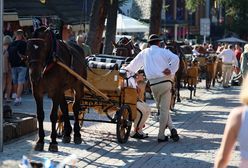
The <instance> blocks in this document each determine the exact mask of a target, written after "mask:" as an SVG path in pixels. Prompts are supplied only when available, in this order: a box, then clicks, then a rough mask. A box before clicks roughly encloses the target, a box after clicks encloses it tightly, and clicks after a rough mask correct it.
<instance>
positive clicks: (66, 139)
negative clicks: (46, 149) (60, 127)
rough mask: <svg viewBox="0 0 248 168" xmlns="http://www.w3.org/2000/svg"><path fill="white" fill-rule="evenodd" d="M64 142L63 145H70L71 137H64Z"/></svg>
mask: <svg viewBox="0 0 248 168" xmlns="http://www.w3.org/2000/svg"><path fill="white" fill-rule="evenodd" d="M62 142H63V143H70V142H71V137H70V136H63V138H62Z"/></svg>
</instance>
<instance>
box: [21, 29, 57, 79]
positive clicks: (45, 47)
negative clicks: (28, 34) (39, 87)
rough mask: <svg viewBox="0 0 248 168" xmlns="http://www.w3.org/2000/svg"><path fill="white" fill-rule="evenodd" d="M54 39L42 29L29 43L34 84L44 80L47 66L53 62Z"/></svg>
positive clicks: (28, 56) (27, 52) (28, 49)
mask: <svg viewBox="0 0 248 168" xmlns="http://www.w3.org/2000/svg"><path fill="white" fill-rule="evenodd" d="M53 38H54V37H53V36H52V34H51V32H50V31H49V30H48V29H47V28H43V27H41V28H39V29H37V30H36V31H35V32H34V35H33V38H32V39H29V40H28V42H27V51H26V54H27V62H28V65H29V74H30V77H31V81H32V82H38V81H39V80H40V79H41V78H42V76H43V73H44V70H45V68H46V66H47V65H48V64H49V63H50V62H51V60H52V54H53V53H52V52H53V48H54V45H53V40H54V39H53Z"/></svg>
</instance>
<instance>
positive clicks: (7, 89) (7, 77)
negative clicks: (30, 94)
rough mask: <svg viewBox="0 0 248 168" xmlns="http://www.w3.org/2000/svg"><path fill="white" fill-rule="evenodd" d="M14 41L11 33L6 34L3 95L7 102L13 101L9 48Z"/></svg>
mask: <svg viewBox="0 0 248 168" xmlns="http://www.w3.org/2000/svg"><path fill="white" fill-rule="evenodd" d="M12 41H13V40H12V38H11V37H10V36H9V35H6V36H4V38H3V91H4V94H3V95H4V99H5V100H6V102H7V103H10V102H11V99H10V95H11V89H12V76H11V66H10V63H9V53H8V48H9V45H10V44H11V43H12Z"/></svg>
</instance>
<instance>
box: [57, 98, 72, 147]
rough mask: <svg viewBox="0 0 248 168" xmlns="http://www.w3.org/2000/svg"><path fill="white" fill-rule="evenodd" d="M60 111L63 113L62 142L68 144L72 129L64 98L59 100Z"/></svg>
mask: <svg viewBox="0 0 248 168" xmlns="http://www.w3.org/2000/svg"><path fill="white" fill-rule="evenodd" d="M60 109H61V111H62V113H63V121H64V135H63V137H62V142H63V143H70V141H71V131H72V127H71V123H70V119H69V112H68V105H67V101H66V99H65V96H63V98H62V100H61V103H60Z"/></svg>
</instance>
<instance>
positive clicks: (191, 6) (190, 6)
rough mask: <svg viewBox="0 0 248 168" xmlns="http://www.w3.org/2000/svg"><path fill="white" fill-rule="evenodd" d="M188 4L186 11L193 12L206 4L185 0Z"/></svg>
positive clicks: (201, 1)
mask: <svg viewBox="0 0 248 168" xmlns="http://www.w3.org/2000/svg"><path fill="white" fill-rule="evenodd" d="M185 2H186V9H188V10H189V11H191V12H195V11H196V9H197V7H198V6H199V5H200V4H202V3H204V0H185Z"/></svg>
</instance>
